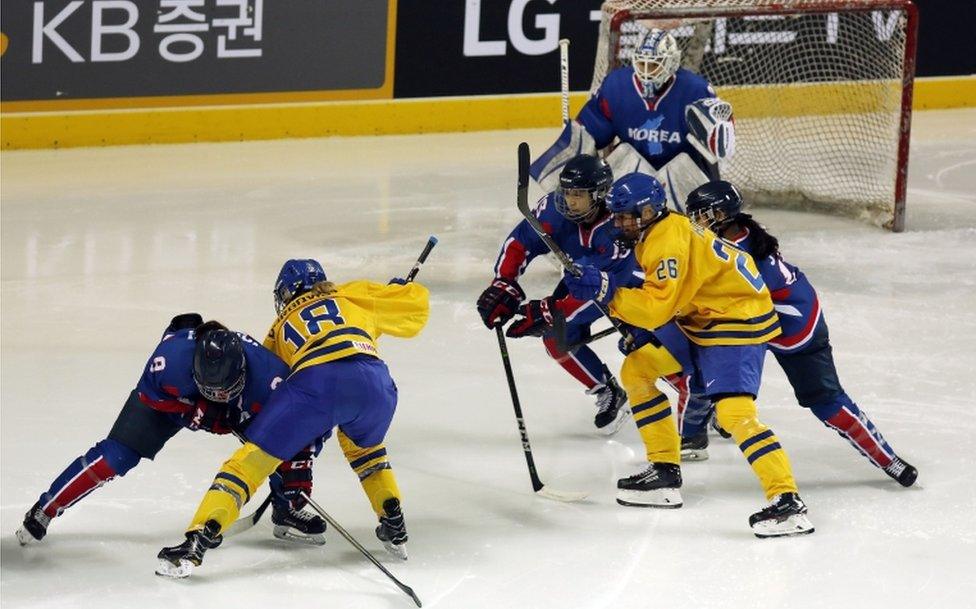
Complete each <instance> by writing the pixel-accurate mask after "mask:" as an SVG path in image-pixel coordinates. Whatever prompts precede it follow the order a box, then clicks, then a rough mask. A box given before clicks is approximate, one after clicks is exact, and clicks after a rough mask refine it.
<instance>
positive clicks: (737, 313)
mask: <svg viewBox="0 0 976 609" xmlns="http://www.w3.org/2000/svg"><path fill="white" fill-rule="evenodd" d="M634 254H635V255H636V256H637V261H638V263H639V264H640V265H641V267H642V268H643V269H644V273H645V278H644V284H643V285H642V286H641V287H638V288H620V289H618V290H617V291H616V292H615V293H614V296H613V300H612V301H611V303H610V314H611V315H613V316H614V317H617V318H619V319H622V320H623V321H625V322H627V323H629V324H632V325H635V326H640V327H642V328H649V329H650V328H657V327H659V326H661V325H663V324H665V323H667V322H668V321H670V320H671V319H672V318H676V320H675V321H677V323H678V326H679V327H680V328H681V329H682V331H684V333H685V334H686V335H687V336H688V338H689V340H691V341H692V342H694V343H696V344H699V345H704V346H711V345H752V344H759V343H764V342H766V341H768V340H769V339H771V338H773V337H775V336H778V335H779V334H780V328H779V318H778V317H777V315H776V311H775V310H774V309H773V301H772V299H771V298H770V295H769V290H768V289H767V288H766V284H765V283H764V282H763V280H762V276H761V275H760V274H759V270H758V269H757V268H756V263H755V262H754V261H753V259H752V257H751V256H750V255H749V254H747V253H746V252H744V251H742V250H740V249H738V248H736V247H735V246H734V245H732V244H731V243H728V242H727V241H724V240H722V239H721V238H719V237H718V236H716V235H715V233H713V232H712V231H710V230H708V229H705V228H702V227H701V226H698V225H697V224H694V223H693V222H691V221H690V220H689V219H688V217H687V216H684V215H683V214H679V213H674V212H672V213H671V214H669V215H668V216H667V217H665V218H664V219H662V220H661V221H659V222H658V223H657V224H655V225H654V226H652V227H651V228H650V229H649V230H648V231H647V232H645V233H644V236H643V237H642V239H641V241H640V242H639V243H638V244H637V246H636V248H635V249H634Z"/></svg>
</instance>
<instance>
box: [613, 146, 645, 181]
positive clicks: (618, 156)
mask: <svg viewBox="0 0 976 609" xmlns="http://www.w3.org/2000/svg"><path fill="white" fill-rule="evenodd" d="M605 160H606V162H607V164H608V165H610V169H611V170H612V171H613V177H614V179H619V178H621V177H623V176H625V175H627V174H629V173H643V174H647V175H649V176H654V177H658V175H657V172H656V171H654V167H653V166H652V165H651V164H650V163H648V162H647V159H645V158H644V157H643V156H641V153H639V152H637V149H635V148H634V147H633V146H631V145H630V144H628V143H627V142H620V143H619V144H618V145H617V146H616V147H615V148H614V149H613V150H612V151H611V152H610V154H608V155H607V158H606V159H605Z"/></svg>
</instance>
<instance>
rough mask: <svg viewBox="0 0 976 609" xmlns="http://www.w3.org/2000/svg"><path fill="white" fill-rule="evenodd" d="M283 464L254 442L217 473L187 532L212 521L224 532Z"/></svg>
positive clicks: (247, 445)
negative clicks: (272, 473)
mask: <svg viewBox="0 0 976 609" xmlns="http://www.w3.org/2000/svg"><path fill="white" fill-rule="evenodd" d="M280 463H281V459H279V458H278V457H275V456H272V455H269V454H268V453H266V452H264V451H263V450H261V449H260V448H259V447H258V446H257V445H256V444H252V443H250V442H247V443H246V444H244V446H242V447H240V448H239V449H237V451H236V452H235V453H234V454H233V455H231V458H230V459H228V460H227V461H226V462H224V464H223V466H221V468H220V471H219V472H217V475H216V476H215V477H214V481H213V484H211V485H210V489H209V490H208V491H207V494H206V495H204V496H203V501H201V502H200V506H199V507H198V508H197V512H196V514H194V516H193V521H192V522H191V523H190V526H189V528H188V529H187V531H196V530H200V529H202V528H203V526H204V524H206V522H207V521H208V520H216V521H217V522H218V523H220V530H221V531H223V530H224V529H225V528H226V527H227V525H229V524H231V523H232V522H234V521H235V520H237V517H238V515H239V514H240V511H241V507H243V506H244V504H245V503H247V502H248V501H250V499H251V496H252V495H253V494H254V492H255V491H256V490H257V489H258V487H259V486H261V483H262V482H264V481H265V480H266V479H267V478H268V476H269V475H271V472H273V471H274V470H275V469H276V468H277V467H278V465H279V464H280Z"/></svg>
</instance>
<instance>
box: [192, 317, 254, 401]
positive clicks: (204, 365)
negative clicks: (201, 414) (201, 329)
mask: <svg viewBox="0 0 976 609" xmlns="http://www.w3.org/2000/svg"><path fill="white" fill-rule="evenodd" d="M196 340H197V344H196V346H195V348H194V353H193V383H194V384H195V385H196V386H197V389H198V390H199V391H200V395H202V396H203V397H204V398H206V399H208V400H210V401H212V402H230V401H231V400H233V399H235V398H237V396H239V395H240V394H241V392H242V391H243V390H244V379H245V376H246V371H247V360H246V359H245V357H244V347H243V345H242V344H241V339H240V338H239V337H238V335H237V334H236V333H234V332H231V331H229V330H226V329H219V330H211V331H209V332H207V333H206V334H204V335H203V336H198V337H196Z"/></svg>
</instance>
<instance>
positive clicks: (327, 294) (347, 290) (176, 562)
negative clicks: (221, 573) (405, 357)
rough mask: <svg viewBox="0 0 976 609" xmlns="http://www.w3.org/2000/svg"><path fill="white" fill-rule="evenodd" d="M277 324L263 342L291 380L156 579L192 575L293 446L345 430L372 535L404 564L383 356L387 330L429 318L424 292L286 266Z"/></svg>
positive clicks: (305, 263)
mask: <svg viewBox="0 0 976 609" xmlns="http://www.w3.org/2000/svg"><path fill="white" fill-rule="evenodd" d="M274 298H275V309H276V310H277V312H278V316H277V319H275V321H274V324H272V326H271V330H270V331H269V332H268V336H267V338H265V341H264V345H265V346H266V347H267V348H268V349H270V350H271V351H273V352H274V353H275V354H277V355H279V356H281V357H282V358H283V359H284V360H285V361H286V362H288V364H289V366H290V367H291V374H290V375H289V376H288V377H287V378H286V379H285V381H284V382H282V383H281V384H280V386H279V387H278V388H277V389H276V390H275V392H274V393H273V394H272V396H271V399H270V400H269V401H268V403H267V405H266V406H265V407H264V408H263V409H262V410H261V412H260V413H259V415H258V416H256V417H255V418H254V422H253V424H252V425H251V427H250V428H249V429H248V434H247V437H248V441H247V442H246V443H245V444H244V446H242V447H241V448H240V449H238V450H237V452H235V453H234V454H233V455H231V457H230V459H228V460H227V461H226V462H225V463H224V464H223V466H222V467H221V469H220V471H219V472H218V473H217V475H216V476H215V477H214V481H213V484H212V485H211V487H210V489H209V490H208V491H207V493H206V495H204V497H203V501H202V502H201V503H200V506H199V508H198V509H197V512H196V514H195V515H194V516H193V521H192V523H191V524H190V527H189V529H188V530H187V532H186V540H185V541H184V542H183V543H182V544H180V545H177V546H172V547H168V548H163V549H162V550H161V551H160V552H159V558H160V561H159V567H158V568H157V570H156V573H157V574H158V575H163V576H167V577H187V576H189V575H190V574H191V573H192V571H193V567H194V566H199V565H200V564H201V562H202V561H203V556H204V553H205V552H206V551H207V549H208V548H210V547H212V545H213V540H214V539H215V538H216V537H217V536H218V535H219V534H220V533H221V531H223V530H224V528H225V527H227V526H228V525H229V524H230V523H232V522H234V520H235V519H236V518H237V516H238V514H239V512H240V509H241V507H242V506H243V505H244V504H245V503H247V502H248V501H249V500H250V499H251V497H252V496H253V495H254V492H255V491H256V490H257V487H258V485H259V484H260V482H261V480H263V479H264V478H265V476H267V475H268V473H269V472H272V471H274V470H275V468H277V467H278V466H279V464H280V463H281V462H282V460H283V459H284V458H287V457H286V456H287V455H290V454H292V453H294V451H295V450H296V449H297V447H301V446H305V445H307V444H308V443H309V442H311V441H313V440H314V439H315V438H317V437H319V436H323V434H324V436H325V437H328V436H329V435H331V433H332V429H333V428H334V427H336V426H338V427H339V444H340V446H341V447H342V449H343V452H344V453H345V455H346V458H347V459H348V460H349V465H350V466H351V467H352V468H353V470H354V471H355V472H356V473H357V474H358V475H359V480H360V483H361V484H362V486H363V490H364V491H365V492H366V495H367V497H368V498H369V501H370V504H371V506H372V508H373V510H374V511H375V512H376V515H377V517H378V518H379V522H380V524H379V526H378V527H377V528H376V536H377V537H378V538H379V539H380V541H382V542H383V544H384V546H385V547H386V549H387V550H389V551H390V553H391V554H393V555H394V556H396V557H398V558H401V559H403V560H406V558H407V554H406V542H407V529H406V523H405V521H404V518H403V512H402V510H401V506H400V490H399V488H398V487H397V482H396V477H395V476H394V475H393V470H392V469H391V467H390V462H389V461H388V459H387V456H386V447H385V446H384V445H383V439H384V437H385V436H386V432H387V430H388V429H389V427H390V423H391V422H392V420H393V413H394V411H395V410H396V405H397V388H396V385H395V384H394V382H393V379H392V378H391V377H390V372H389V369H388V368H387V367H386V364H385V363H384V362H383V360H382V359H380V357H379V351H378V350H377V348H376V341H377V339H378V338H379V337H380V336H381V335H383V334H389V335H392V336H399V337H404V338H406V337H411V336H415V335H416V334H417V333H419V332H420V331H421V330H422V329H423V327H424V325H425V324H426V323H427V317H428V315H429V306H428V293H427V288H425V287H423V286H421V285H420V284H417V283H412V282H406V281H405V280H402V279H399V280H398V279H394V280H392V281H391V282H390V284H388V285H383V284H378V283H372V282H369V281H353V282H350V283H346V284H342V285H338V286H337V285H335V284H333V283H332V282H330V281H328V279H327V278H326V275H325V271H324V269H323V268H322V265H321V264H319V263H318V262H316V261H315V260H288V261H287V262H285V264H284V266H282V268H281V272H280V273H279V274H278V279H277V281H276V282H275V288H274Z"/></svg>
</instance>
